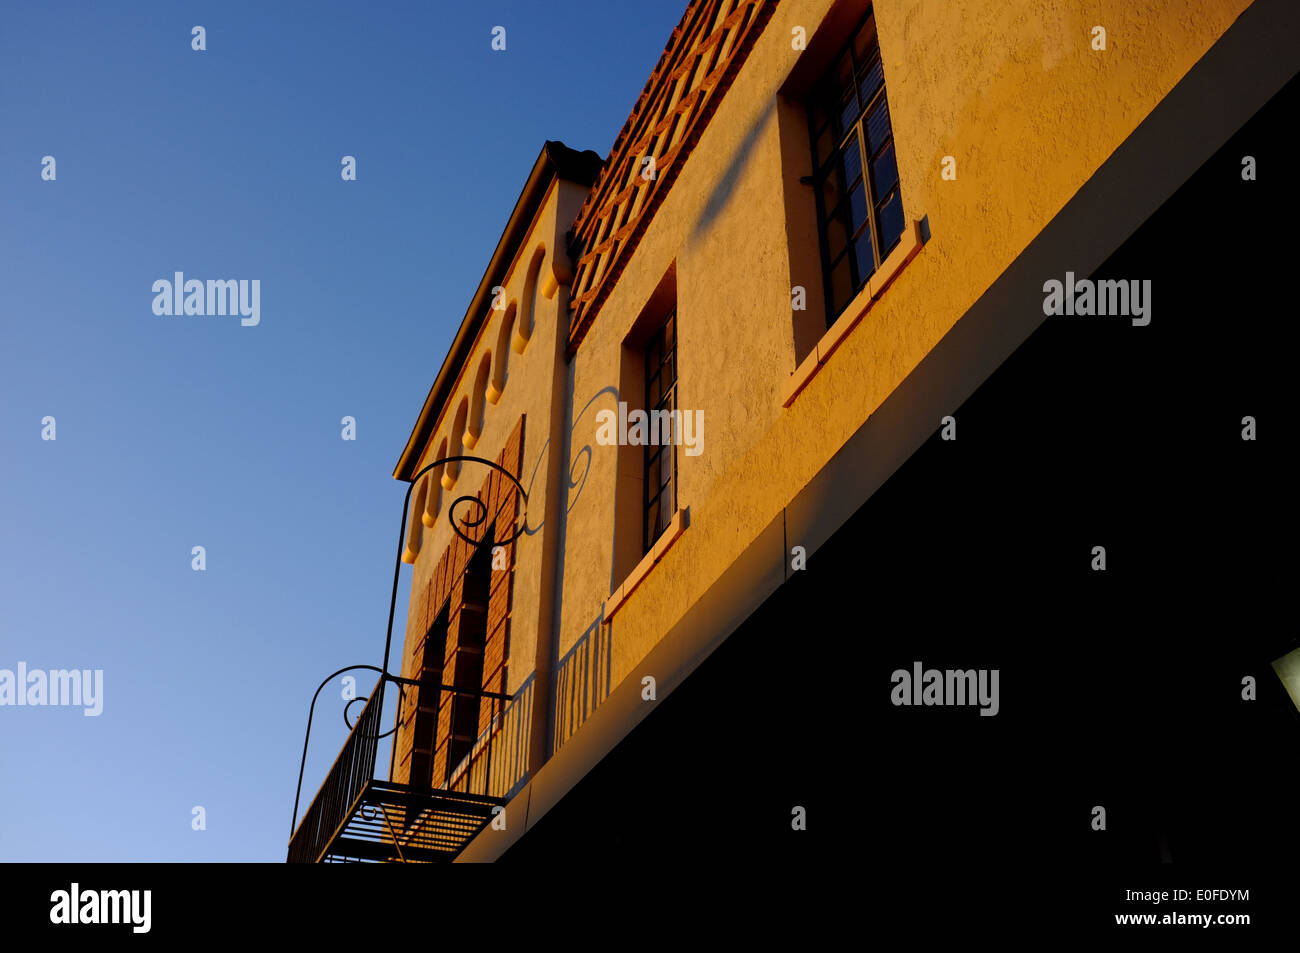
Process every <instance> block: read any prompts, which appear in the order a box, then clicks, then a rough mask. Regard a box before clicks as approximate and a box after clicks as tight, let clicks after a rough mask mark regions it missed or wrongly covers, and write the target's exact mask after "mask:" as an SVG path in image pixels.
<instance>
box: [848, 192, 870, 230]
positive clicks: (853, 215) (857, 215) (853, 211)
mask: <svg viewBox="0 0 1300 953" xmlns="http://www.w3.org/2000/svg"><path fill="white" fill-rule="evenodd" d="M866 220H867V190H866V189H864V188H863V187H862V183H861V182H859V183H858V187H857V188H856V189H854V190H853V191H852V192H850V193H849V224H850V225H851V226H852V229H853V231H855V232H856V231H857V230H858V228H859V227H860V226H861V225H862V223H863V222H865V221H866Z"/></svg>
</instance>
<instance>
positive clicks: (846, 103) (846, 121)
mask: <svg viewBox="0 0 1300 953" xmlns="http://www.w3.org/2000/svg"><path fill="white" fill-rule="evenodd" d="M861 112H862V110H861V108H860V107H859V106H858V100H857V97H856V96H854V95H853V88H852V87H850V88H849V92H848V95H846V96H845V97H844V98H842V99H841V100H840V104H839V124H840V128H841V129H848V128H849V126H851V125H853V124H854V123H855V122H857V121H858V116H859V115H860V114H861Z"/></svg>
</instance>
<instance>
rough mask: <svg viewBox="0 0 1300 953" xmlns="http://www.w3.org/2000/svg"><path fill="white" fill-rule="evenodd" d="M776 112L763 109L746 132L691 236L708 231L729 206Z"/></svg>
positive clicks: (774, 108) (696, 236) (695, 236)
mask: <svg viewBox="0 0 1300 953" xmlns="http://www.w3.org/2000/svg"><path fill="white" fill-rule="evenodd" d="M775 114H776V107H775V106H773V107H772V108H770V109H766V110H764V111H763V114H762V115H761V116H759V117H758V118H757V119H756V120H754V122H753V123H752V124H751V125H750V127H749V131H748V132H746V133H745V138H743V139H741V140H740V145H739V146H738V147H737V149H736V151H735V153H734V154H733V155H732V157H731V162H729V163H728V164H727V169H726V171H725V172H723V173H722V177H721V178H720V179H718V184H717V185H716V186H715V187H714V189H713V194H712V195H710V196H709V201H708V202H707V203H706V204H705V206H704V211H703V212H701V213H700V217H699V219H698V220H697V221H696V223H695V231H694V232H693V233H692V235H691V237H692V238H693V239H694V238H699V237H700V236H701V235H703V234H704V233H705V232H707V231H708V230H709V229H710V228H711V227H712V226H713V223H714V221H716V220H717V218H718V216H719V215H721V214H722V210H723V209H724V208H726V207H727V203H728V202H730V201H731V195H732V193H733V192H735V190H736V186H737V184H739V182H740V177H741V175H743V174H744V171H745V166H747V165H748V164H749V158H750V156H752V155H753V154H754V148H755V146H757V145H758V141H759V139H761V138H762V137H763V130H764V129H766V128H767V124H768V121H769V120H770V119H772V118H773V117H774V116H775Z"/></svg>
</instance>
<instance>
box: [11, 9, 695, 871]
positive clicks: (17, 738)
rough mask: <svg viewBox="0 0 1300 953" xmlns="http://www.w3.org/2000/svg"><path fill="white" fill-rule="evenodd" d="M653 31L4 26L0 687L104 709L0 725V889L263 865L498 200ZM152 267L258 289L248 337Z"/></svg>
mask: <svg viewBox="0 0 1300 953" xmlns="http://www.w3.org/2000/svg"><path fill="white" fill-rule="evenodd" d="M684 7H685V0H653V2H645V0H642V2H637V3H621V2H611V0H555V2H552V3H538V2H536V0H514V2H508V3H502V2H480V0H472V2H471V0H466V2H463V3H456V2H447V3H436V4H431V3H407V4H393V5H389V4H333V3H292V4H291V3H281V2H276V3H243V2H241V3H233V2H222V3H213V4H180V3H174V2H155V3H133V4H104V3H82V4H75V5H69V4H63V3H55V2H41V3H34V4H18V3H7V4H5V5H4V7H3V10H2V11H0V481H2V482H0V486H2V487H3V493H0V669H11V670H12V669H15V668H16V667H17V663H18V662H20V661H22V662H26V663H27V665H28V666H29V667H30V668H41V669H60V668H78V669H103V671H104V710H103V714H102V715H100V716H99V717H97V718H89V717H85V716H84V715H83V714H82V712H81V711H80V710H79V709H69V708H48V707H47V708H29V707H24V708H15V707H0V860H66V861H122V860H159V861H199V860H265V861H281V860H283V859H284V852H285V845H286V842H287V839H288V833H289V832H288V827H289V820H290V812H291V809H292V802H293V793H294V785H295V783H296V780H297V771H298V758H299V754H300V751H301V744H302V732H303V728H304V724H305V720H306V715H307V704H308V701H309V699H310V695H311V692H312V691H313V690H314V689H315V686H316V685H317V684H318V682H319V681H320V679H322V678H323V677H324V676H325V675H327V674H329V673H330V672H331V671H333V670H335V669H336V668H340V667H342V666H344V665H348V664H353V663H362V662H364V663H369V664H375V665H377V664H379V662H380V660H381V655H382V651H383V636H384V627H385V623H386V621H387V610H388V597H389V590H390V585H391V578H392V565H393V558H394V554H395V549H396V546H397V532H398V521H399V520H400V518H401V512H400V511H401V500H402V494H403V492H404V490H405V485H404V484H400V483H397V482H396V481H394V480H393V479H392V469H393V465H394V463H395V462H396V460H397V456H398V454H399V452H400V451H401V449H402V446H403V444H404V442H405V440H406V438H407V435H408V434H409V433H410V430H411V427H412V425H413V424H414V421H415V417H416V414H417V413H418V411H419V409H420V405H421V402H422V401H423V399H424V396H425V394H426V393H427V392H428V388H429V386H430V384H431V383H432V381H433V378H434V375H435V374H436V373H437V370H438V368H439V366H440V364H441V362H442V359H443V357H444V355H445V354H446V352H447V348H448V346H449V344H450V342H451V339H452V336H453V334H454V332H455V329H456V327H457V326H458V324H459V322H460V320H461V319H462V317H463V316H464V313H465V309H466V307H467V306H468V304H469V300H470V297H471V295H472V294H473V291H474V289H475V287H476V286H477V284H478V281H479V278H480V277H481V276H482V273H483V270H484V268H485V267H486V265H487V262H488V259H489V257H490V255H491V252H492V249H493V247H494V245H495V242H496V240H497V238H498V237H499V236H500V234H501V231H502V229H503V228H504V226H505V222H506V218H507V216H508V214H509V212H510V209H511V208H512V206H513V204H514V201H515V199H516V198H517V197H518V194H519V191H520V189H521V188H522V187H523V184H524V179H525V177H526V175H527V173H528V171H529V169H530V168H531V166H532V163H533V160H534V159H535V158H536V156H537V153H538V151H539V150H540V148H541V146H542V143H543V141H544V140H546V139H560V140H563V141H564V142H565V143H567V144H568V145H570V146H571V147H573V148H576V149H588V148H589V149H594V150H595V151H596V152H598V153H600V154H601V155H602V156H603V155H605V154H606V153H607V152H608V150H609V147H610V145H611V144H612V142H613V140H614V136H615V135H616V134H617V132H618V130H619V128H620V127H621V125H622V123H623V120H624V119H625V118H626V116H627V114H628V112H629V111H630V109H631V108H632V106H633V104H634V103H635V101H636V97H637V95H638V94H639V92H640V90H641V87H642V86H643V84H644V82H645V80H646V78H647V77H648V75H649V73H650V70H651V69H652V68H653V66H654V64H655V62H656V60H657V59H658V56H659V54H660V52H661V51H662V50H663V46H664V44H665V42H666V41H667V39H668V36H669V33H670V32H671V30H672V27H673V26H674V25H675V24H676V23H677V21H678V19H679V18H680V16H681V12H682V10H683V8H684ZM196 24H199V25H202V26H204V27H205V28H206V30H207V50H206V51H205V52H195V51H193V50H191V32H190V31H191V28H192V27H193V26H194V25H196ZM496 25H502V26H504V27H505V28H506V31H507V33H506V43H507V49H506V51H505V52H503V53H502V52H493V51H492V50H491V49H490V41H491V30H492V27H494V26H496ZM46 155H50V156H53V157H54V158H55V160H56V162H57V166H56V170H57V179H56V180H55V181H53V182H49V181H43V180H42V178H41V160H42V157H43V156H46ZM344 155H353V156H355V157H356V159H357V181H355V182H344V181H342V180H341V179H340V175H339V172H340V168H341V167H340V159H341V157H342V156H344ZM175 271H183V272H185V274H186V276H187V277H193V278H201V279H207V278H245V279H253V278H257V279H260V281H261V323H260V325H258V326H257V327H241V326H240V323H239V320H238V318H230V317H225V318H223V317H193V316H190V317H184V316H173V317H159V316H156V315H154V313H153V310H152V302H153V298H154V295H153V292H152V290H151V288H152V284H153V282H154V281H155V280H156V279H160V278H167V279H170V278H171V276H172V273H173V272H175ZM47 415H49V416H53V417H55V419H56V421H57V439H56V440H54V441H52V442H51V441H43V440H42V439H41V420H42V418H43V417H45V416H47ZM345 415H351V416H353V417H355V418H356V420H357V440H356V441H355V442H345V441H343V440H342V439H341V438H340V431H341V429H342V428H341V425H340V420H341V418H342V417H343V416H345ZM196 545H201V546H204V547H206V551H207V569H206V571H205V572H194V571H193V570H192V569H191V555H190V552H191V548H192V547H193V546H196ZM407 572H409V570H406V569H404V577H403V578H404V581H405V579H406V575H405V574H406V573H407ZM405 606H406V586H405V584H404V585H403V589H402V593H401V595H400V597H399V617H398V623H397V629H398V631H399V633H400V631H401V630H402V627H403V624H404V615H405ZM398 639H400V635H399V636H398ZM399 645H400V642H399ZM365 684H367V683H363V685H362V687H363V689H364V687H365ZM323 699H324V701H323V710H322V711H321V712H320V713H319V714H318V717H317V722H316V729H315V730H316V734H315V735H314V737H313V746H312V755H313V756H312V757H309V760H308V768H307V779H306V781H305V782H304V803H305V802H306V801H307V800H309V799H310V797H311V796H312V795H313V794H314V793H315V790H316V787H317V785H318V784H319V782H320V779H321V776H322V775H323V773H324V771H325V769H326V768H327V766H328V765H329V763H330V762H331V761H332V760H333V758H334V756H335V755H336V754H337V751H338V747H339V745H340V744H341V742H342V740H343V737H344V734H345V729H344V727H343V724H342V719H341V718H340V715H339V712H340V708H341V702H340V701H339V699H338V693H337V691H331V690H329V689H327V691H326V693H323ZM381 756H382V757H383V759H384V761H385V763H386V757H387V755H386V751H385V752H382V753H381ZM195 805H202V806H203V807H204V808H205V809H206V812H207V830H205V831H201V832H196V831H193V830H192V829H191V808H192V807H194V806H195Z"/></svg>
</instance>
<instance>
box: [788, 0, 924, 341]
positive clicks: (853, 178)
mask: <svg viewBox="0 0 1300 953" xmlns="http://www.w3.org/2000/svg"><path fill="white" fill-rule="evenodd" d="M808 128H809V131H810V133H811V137H812V152H813V175H812V179H813V186H814V188H815V189H816V193H817V227H818V232H819V234H820V239H821V255H822V280H823V283H824V286H825V293H826V307H827V324H831V323H833V322H834V320H835V319H836V318H837V317H838V316H839V314H840V312H841V311H843V310H844V307H845V306H846V305H847V304H848V303H849V302H850V301H852V300H853V298H854V297H855V296H856V295H857V294H858V292H859V291H861V290H862V288H863V286H864V285H865V284H866V283H867V279H868V278H870V277H871V275H872V273H873V272H874V271H875V270H876V269H877V268H878V267H879V266H880V263H881V261H883V260H884V258H885V256H886V255H888V254H889V252H890V250H891V249H892V248H893V247H894V246H895V245H896V244H897V243H898V239H899V236H900V235H902V232H903V201H902V197H901V196H900V194H899V190H898V164H897V162H896V161H895V159H894V136H893V131H892V128H891V125H890V121H889V102H888V100H887V99H886V97H885V74H884V69H883V67H882V66H881V62H880V46H879V44H878V43H877V42H876V20H875V15H874V14H873V13H871V12H868V14H867V17H866V19H865V20H863V21H862V23H861V24H860V25H859V26H858V28H857V29H856V30H855V31H854V32H853V35H852V36H851V37H850V39H849V42H848V43H847V44H845V46H844V47H843V49H841V50H840V51H839V53H838V54H837V55H836V57H835V58H834V59H833V60H832V65H831V68H830V69H829V70H828V71H827V73H826V74H825V75H824V76H823V77H822V78H821V80H820V82H819V83H818V84H817V85H816V87H815V89H814V91H813V94H812V96H811V97H810V99H809V103H808Z"/></svg>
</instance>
